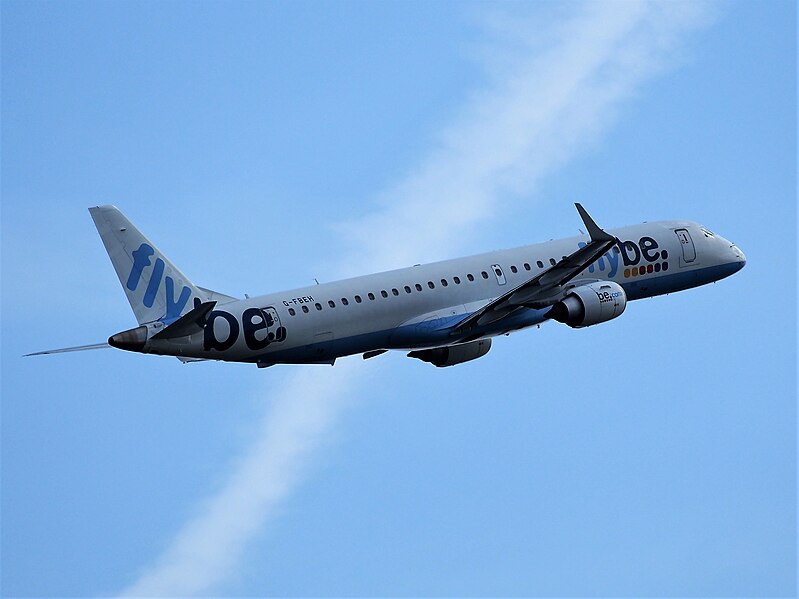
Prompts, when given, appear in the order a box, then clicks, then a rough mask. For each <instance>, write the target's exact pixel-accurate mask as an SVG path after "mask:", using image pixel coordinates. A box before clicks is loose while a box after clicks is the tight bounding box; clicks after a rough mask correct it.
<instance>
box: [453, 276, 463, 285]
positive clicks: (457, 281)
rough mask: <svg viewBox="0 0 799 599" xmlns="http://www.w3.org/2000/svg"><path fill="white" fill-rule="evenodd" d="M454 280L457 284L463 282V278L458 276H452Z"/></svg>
mask: <svg viewBox="0 0 799 599" xmlns="http://www.w3.org/2000/svg"><path fill="white" fill-rule="evenodd" d="M452 280H453V281H455V284H456V285H460V284H461V280H460V278H458V277H452Z"/></svg>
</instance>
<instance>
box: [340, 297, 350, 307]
mask: <svg viewBox="0 0 799 599" xmlns="http://www.w3.org/2000/svg"><path fill="white" fill-rule="evenodd" d="M341 303H342V304H344V305H345V306H349V305H350V302H349V300H348V299H347V298H346V297H342V298H341Z"/></svg>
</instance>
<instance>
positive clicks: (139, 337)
mask: <svg viewBox="0 0 799 599" xmlns="http://www.w3.org/2000/svg"><path fill="white" fill-rule="evenodd" d="M146 341H147V327H136V328H135V329H130V330H128V331H122V332H121V333H117V334H116V335H111V336H110V337H109V338H108V345H110V346H111V347H116V348H119V349H124V350H126V351H135V352H140V351H142V350H143V349H144V344H145V342H146Z"/></svg>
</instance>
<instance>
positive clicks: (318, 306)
mask: <svg viewBox="0 0 799 599" xmlns="http://www.w3.org/2000/svg"><path fill="white" fill-rule="evenodd" d="M314 306H316V309H317V310H321V309H322V304H314Z"/></svg>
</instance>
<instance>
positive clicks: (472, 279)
mask: <svg viewBox="0 0 799 599" xmlns="http://www.w3.org/2000/svg"><path fill="white" fill-rule="evenodd" d="M466 278H467V279H469V280H470V281H474V276H473V275H472V273H469V274H468V275H466Z"/></svg>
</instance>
